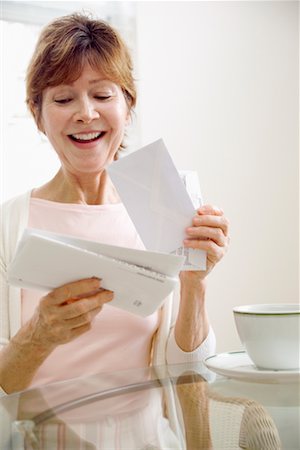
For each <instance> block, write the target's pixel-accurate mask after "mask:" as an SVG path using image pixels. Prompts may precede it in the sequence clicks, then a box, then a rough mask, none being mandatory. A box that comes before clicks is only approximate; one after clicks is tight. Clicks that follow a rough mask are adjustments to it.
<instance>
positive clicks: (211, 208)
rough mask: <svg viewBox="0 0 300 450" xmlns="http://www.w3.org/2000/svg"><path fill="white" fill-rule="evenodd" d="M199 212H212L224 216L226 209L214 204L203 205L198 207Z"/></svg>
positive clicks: (214, 214)
mask: <svg viewBox="0 0 300 450" xmlns="http://www.w3.org/2000/svg"><path fill="white" fill-rule="evenodd" d="M197 213H198V214H211V215H213V216H222V215H223V214H224V211H223V210H222V209H221V208H219V207H218V206H214V205H202V206H200V208H198V209H197Z"/></svg>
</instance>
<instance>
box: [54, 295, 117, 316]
mask: <svg viewBox="0 0 300 450" xmlns="http://www.w3.org/2000/svg"><path fill="white" fill-rule="evenodd" d="M113 297H114V293H113V292H112V291H108V290H101V292H99V293H98V294H97V295H93V296H91V297H88V298H82V299H80V300H77V301H75V302H72V303H70V304H68V305H65V306H62V309H61V311H62V313H63V315H62V317H63V318H64V319H73V318H74V317H79V316H81V315H84V314H86V313H88V312H89V311H92V310H93V309H95V308H99V307H100V306H101V307H102V305H103V304H104V303H107V302H110V301H111V300H112V299H113Z"/></svg>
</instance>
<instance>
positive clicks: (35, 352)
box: [0, 325, 53, 394]
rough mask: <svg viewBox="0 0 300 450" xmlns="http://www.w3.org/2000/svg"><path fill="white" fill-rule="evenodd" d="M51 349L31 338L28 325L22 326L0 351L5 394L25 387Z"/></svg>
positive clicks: (1, 380) (2, 383) (0, 374)
mask: <svg viewBox="0 0 300 450" xmlns="http://www.w3.org/2000/svg"><path fill="white" fill-rule="evenodd" d="M52 350H53V348H50V347H48V348H43V347H42V346H41V345H39V344H38V343H36V342H34V341H33V340H32V339H31V332H30V330H29V326H28V325H25V326H24V327H22V328H21V329H20V330H19V332H18V333H17V334H16V335H15V336H14V337H13V338H12V339H11V341H10V342H9V343H8V344H7V345H6V346H5V347H4V348H3V350H2V351H1V353H0V385H1V387H2V389H3V390H4V391H5V392H6V393H7V394H11V393H13V392H17V391H21V390H24V389H26V388H27V387H28V386H29V385H30V382H31V380H32V378H33V377H34V375H35V373H36V371H37V370H38V368H39V367H40V366H41V364H42V363H43V362H44V361H45V359H46V358H47V357H48V356H49V354H50V353H51V352H52Z"/></svg>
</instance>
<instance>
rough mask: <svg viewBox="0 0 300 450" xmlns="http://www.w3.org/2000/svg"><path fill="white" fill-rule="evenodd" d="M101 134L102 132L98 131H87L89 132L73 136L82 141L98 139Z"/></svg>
mask: <svg viewBox="0 0 300 450" xmlns="http://www.w3.org/2000/svg"><path fill="white" fill-rule="evenodd" d="M100 135H101V132H97V133H87V134H72V135H71V136H72V137H73V138H75V139H79V140H80V141H90V140H91V139H96V138H98V137H99V136H100Z"/></svg>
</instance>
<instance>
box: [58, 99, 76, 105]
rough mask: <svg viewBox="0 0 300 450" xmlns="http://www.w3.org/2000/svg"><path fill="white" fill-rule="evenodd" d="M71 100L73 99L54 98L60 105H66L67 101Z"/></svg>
mask: <svg viewBox="0 0 300 450" xmlns="http://www.w3.org/2000/svg"><path fill="white" fill-rule="evenodd" d="M71 100H72V99H71V98H60V99H58V100H54V102H55V103H58V104H60V105H65V104H66V103H69V102H70V101H71Z"/></svg>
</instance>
